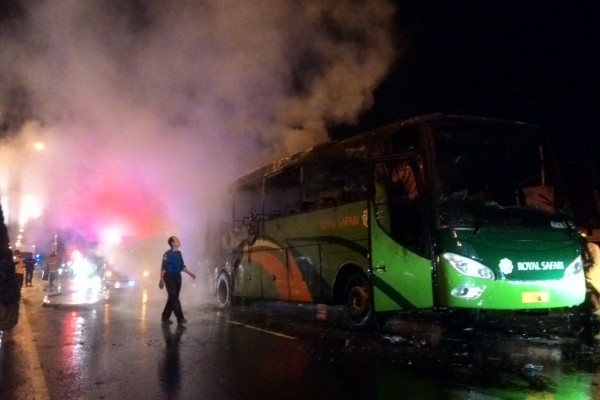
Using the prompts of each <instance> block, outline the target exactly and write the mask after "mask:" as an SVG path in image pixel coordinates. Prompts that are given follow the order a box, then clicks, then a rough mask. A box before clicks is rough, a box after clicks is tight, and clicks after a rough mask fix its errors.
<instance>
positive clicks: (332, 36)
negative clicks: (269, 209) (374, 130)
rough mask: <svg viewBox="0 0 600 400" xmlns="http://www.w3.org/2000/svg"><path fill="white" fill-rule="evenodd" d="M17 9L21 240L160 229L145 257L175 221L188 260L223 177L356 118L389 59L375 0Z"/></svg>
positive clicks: (7, 185) (12, 160)
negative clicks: (61, 233)
mask: <svg viewBox="0 0 600 400" xmlns="http://www.w3.org/2000/svg"><path fill="white" fill-rule="evenodd" d="M13 11H14V12H13V13H12V14H11V15H10V16H8V17H5V18H4V19H3V20H2V24H1V26H0V29H1V31H0V42H1V43H0V48H1V49H2V50H1V53H0V65H1V67H0V68H1V71H2V79H1V80H0V89H1V90H0V93H2V95H1V98H0V112H1V113H2V114H1V115H2V117H3V119H4V120H7V119H9V118H14V119H16V120H19V119H20V120H22V121H24V122H25V123H23V124H20V125H19V134H18V135H16V136H11V137H10V139H5V140H4V142H3V143H2V147H1V151H2V154H1V156H2V159H1V160H0V163H1V164H2V169H3V170H4V171H6V173H5V174H4V178H2V182H1V190H2V202H3V205H4V206H5V207H6V211H7V213H8V214H9V222H10V224H12V225H14V224H17V223H19V222H18V221H20V223H21V224H24V225H25V227H26V228H27V229H28V230H27V229H26V235H27V232H30V233H29V235H30V239H29V240H30V241H35V240H38V241H41V240H43V239H42V238H36V236H40V237H41V236H44V235H45V236H44V237H48V232H54V231H56V230H60V229H79V230H81V232H83V234H85V235H90V236H96V237H98V238H101V237H102V234H103V230H105V229H108V227H111V229H116V230H118V231H119V232H120V234H121V235H122V236H124V237H131V238H160V239H161V241H162V242H161V244H160V245H159V246H160V248H158V249H155V250H154V251H155V252H157V254H158V256H157V255H152V257H154V259H155V260H156V259H157V257H160V253H162V251H164V250H165V249H166V247H167V245H166V238H167V237H168V236H169V235H171V234H177V235H180V236H181V239H182V243H183V248H182V250H183V251H184V257H185V258H186V261H188V265H192V266H193V265H194V261H195V260H198V259H199V253H200V252H201V250H202V249H200V248H199V247H200V243H201V240H202V238H203V234H204V233H203V232H202V228H203V223H204V218H205V216H206V215H207V214H210V213H213V212H216V210H217V208H218V206H219V204H220V203H221V201H219V200H218V199H219V197H218V196H220V194H221V193H222V191H223V189H224V187H225V186H226V184H227V183H229V182H230V181H231V180H232V179H234V178H236V177H238V176H239V175H241V174H243V173H245V172H246V171H248V170H249V169H251V168H255V167H258V166H259V165H261V164H263V163H265V162H268V161H271V160H273V159H275V158H278V157H282V156H285V155H289V154H291V153H294V152H297V151H300V150H304V149H306V148H308V147H310V146H313V145H315V144H317V143H320V142H323V141H325V140H327V139H328V137H327V129H328V128H329V127H331V126H333V125H336V124H340V123H346V124H352V123H354V122H356V121H357V119H358V118H359V116H360V114H361V112H364V111H365V110H367V109H369V107H370V106H371V105H372V102H373V97H372V93H373V91H374V90H375V89H376V88H377V86H378V85H379V84H380V82H381V81H382V79H383V78H384V77H385V75H386V74H387V72H388V70H389V68H390V66H391V64H392V62H393V61H394V59H395V58H396V57H397V55H396V50H395V45H394V43H393V37H392V34H391V32H392V23H393V17H394V12H395V9H394V7H393V6H392V5H391V4H390V3H389V2H387V1H383V0H381V1H376V0H373V1H353V0H336V1H326V2H321V1H308V2H287V1H273V0H256V1H248V2H245V1H220V0H214V1H182V2H172V1H128V2H123V1H116V0H115V1H97V0H64V1H60V2H43V1H22V2H20V3H18V6H15V8H14V10H13ZM35 143H43V144H44V149H43V150H39V149H38V150H35V149H33V147H32V146H33V145H34V144H35ZM26 199H29V200H26ZM23 204H26V206H24V205H23ZM19 215H20V216H19ZM156 265H158V261H156Z"/></svg>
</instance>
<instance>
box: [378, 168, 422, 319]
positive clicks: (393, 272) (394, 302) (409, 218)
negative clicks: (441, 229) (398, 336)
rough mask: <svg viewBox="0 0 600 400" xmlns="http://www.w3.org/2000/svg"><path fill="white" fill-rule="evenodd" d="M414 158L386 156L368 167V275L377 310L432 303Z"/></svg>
mask: <svg viewBox="0 0 600 400" xmlns="http://www.w3.org/2000/svg"><path fill="white" fill-rule="evenodd" d="M418 161H419V160H418V159H415V158H396V159H392V160H390V159H386V160H384V161H378V162H375V163H374V164H373V168H372V169H371V171H372V172H373V183H374V185H373V187H374V190H373V194H372V198H371V201H370V206H369V208H370V218H369V220H370V224H369V225H370V239H371V273H372V274H371V277H372V280H373V297H374V305H375V310H376V311H378V312H383V311H399V310H411V309H417V308H430V307H432V306H433V286H432V279H433V277H432V263H431V260H430V259H429V258H428V257H427V254H428V252H427V242H428V239H427V235H428V233H427V231H426V226H427V224H426V223H425V215H424V212H425V210H426V207H425V204H424V203H423V198H424V196H423V195H422V194H423V186H424V185H423V175H422V172H421V168H420V163H419V162H418Z"/></svg>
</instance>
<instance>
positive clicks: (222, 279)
mask: <svg viewBox="0 0 600 400" xmlns="http://www.w3.org/2000/svg"><path fill="white" fill-rule="evenodd" d="M216 292H217V305H218V306H219V307H229V306H230V305H231V298H232V297H233V293H232V291H231V283H230V282H229V278H228V277H227V274H226V273H225V272H221V273H220V274H219V276H218V277H217V291H216Z"/></svg>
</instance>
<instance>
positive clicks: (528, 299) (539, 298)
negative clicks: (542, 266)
mask: <svg viewBox="0 0 600 400" xmlns="http://www.w3.org/2000/svg"><path fill="white" fill-rule="evenodd" d="M521 301H522V302H523V303H524V304H531V303H548V302H549V301H550V293H549V292H523V293H521Z"/></svg>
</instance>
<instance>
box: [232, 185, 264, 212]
mask: <svg viewBox="0 0 600 400" xmlns="http://www.w3.org/2000/svg"><path fill="white" fill-rule="evenodd" d="M258 214H262V181H259V182H255V183H252V184H248V185H244V186H239V187H237V188H236V190H235V193H234V196H233V219H234V221H244V220H245V219H248V218H253V217H254V216H256V215H258Z"/></svg>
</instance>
